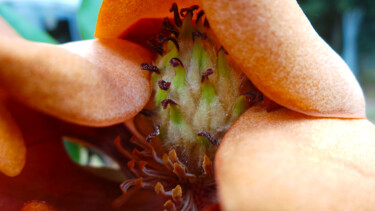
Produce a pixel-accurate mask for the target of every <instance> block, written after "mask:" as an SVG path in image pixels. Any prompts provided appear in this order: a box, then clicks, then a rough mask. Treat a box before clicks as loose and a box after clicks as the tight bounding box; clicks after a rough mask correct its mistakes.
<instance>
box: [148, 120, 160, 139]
mask: <svg viewBox="0 0 375 211" xmlns="http://www.w3.org/2000/svg"><path fill="white" fill-rule="evenodd" d="M152 128H153V129H154V131H153V132H152V133H151V134H150V135H148V136H147V138H146V140H147V142H150V141H151V139H153V138H155V137H156V136H158V135H160V130H159V129H160V125H157V124H153V125H152Z"/></svg>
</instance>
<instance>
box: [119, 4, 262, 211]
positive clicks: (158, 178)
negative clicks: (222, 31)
mask: <svg viewBox="0 0 375 211" xmlns="http://www.w3.org/2000/svg"><path fill="white" fill-rule="evenodd" d="M196 10H198V6H192V7H190V8H184V9H181V10H180V11H179V10H178V8H177V5H176V4H173V6H172V8H171V9H170V11H171V12H173V13H174V21H171V20H170V19H169V18H165V19H164V21H163V24H162V26H161V27H162V29H163V30H164V32H163V33H162V34H159V35H156V36H155V37H153V38H152V39H150V40H149V41H148V44H149V46H150V48H151V49H153V50H154V51H155V52H156V53H157V58H156V59H155V60H154V62H153V63H152V64H147V63H143V64H141V68H142V69H143V70H146V71H151V72H152V81H153V98H152V99H151V101H150V102H149V103H148V105H147V106H146V108H145V109H144V110H143V111H142V112H141V114H140V115H138V116H137V117H136V123H137V124H136V125H137V129H138V130H139V131H140V133H142V134H145V135H147V137H146V138H145V139H146V140H139V138H138V139H137V138H133V139H132V141H133V142H134V143H135V144H136V145H138V146H139V147H140V149H141V151H139V150H138V149H135V150H133V152H132V153H130V152H128V151H126V150H125V149H123V148H122V147H121V145H120V140H117V141H116V143H117V146H118V148H119V149H120V150H121V151H122V152H123V154H124V155H125V156H127V157H128V158H129V159H130V160H131V161H130V162H129V163H128V166H129V169H130V170H131V171H132V172H133V173H134V175H135V176H136V177H138V178H137V179H133V180H127V181H125V182H124V183H123V185H122V188H123V190H124V192H126V193H128V192H129V191H130V190H134V189H137V188H141V187H142V188H153V189H154V190H155V192H156V193H157V194H159V195H162V196H165V197H167V198H168V199H167V200H166V203H165V204H164V206H165V208H166V209H171V210H173V209H178V210H181V209H182V210H195V209H201V208H203V207H205V206H206V205H208V204H210V203H213V202H215V201H216V186H215V181H214V170H213V160H214V157H215V152H216V150H217V147H218V145H219V144H220V142H221V139H222V138H223V136H224V134H225V132H226V131H227V130H228V129H229V127H230V126H231V125H232V124H233V122H234V121H235V120H236V119H237V118H238V117H239V116H240V115H241V113H242V112H244V111H245V109H246V107H248V106H249V105H250V104H252V103H254V102H257V101H259V100H262V95H261V94H260V93H259V92H258V91H256V89H255V88H253V86H252V85H251V83H250V82H249V81H248V80H247V79H246V77H244V76H243V75H242V74H241V73H240V71H237V70H236V68H233V67H234V65H232V64H231V62H230V60H229V59H228V58H227V54H228V53H227V52H226V51H225V49H224V48H223V47H222V46H221V45H220V44H219V43H218V42H217V40H216V38H215V36H214V34H213V33H212V32H211V30H210V28H209V24H208V21H207V19H204V18H203V16H204V12H203V11H199V12H198V13H197V16H196V19H195V21H193V16H194V12H195V11H196ZM180 15H181V16H182V17H183V21H182V20H181V18H180ZM172 22H174V23H172ZM241 93H245V94H241ZM147 125H150V126H152V127H147ZM202 193H204V194H202Z"/></svg>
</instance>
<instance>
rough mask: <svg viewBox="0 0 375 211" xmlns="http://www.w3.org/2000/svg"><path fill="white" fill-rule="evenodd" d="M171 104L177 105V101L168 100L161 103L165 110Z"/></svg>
mask: <svg viewBox="0 0 375 211" xmlns="http://www.w3.org/2000/svg"><path fill="white" fill-rule="evenodd" d="M169 104H172V105H177V103H176V102H175V101H173V100H171V99H168V98H167V99H164V100H163V101H161V105H162V106H163V109H166V108H167V107H168V105H169Z"/></svg>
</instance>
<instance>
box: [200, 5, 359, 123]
mask: <svg viewBox="0 0 375 211" xmlns="http://www.w3.org/2000/svg"><path fill="white" fill-rule="evenodd" d="M202 6H203V9H204V10H205V12H206V14H207V17H208V20H209V22H210V26H211V27H212V29H213V30H214V32H215V34H216V36H217V37H218V38H219V40H220V42H221V44H222V45H223V46H224V47H225V48H226V50H227V51H228V52H229V54H230V56H231V57H232V58H233V59H234V61H235V62H236V63H237V64H238V65H239V66H240V67H241V68H242V70H243V71H244V73H245V74H246V75H247V76H248V77H249V79H250V80H251V81H252V82H253V83H254V84H255V85H256V87H257V88H258V89H259V90H261V91H262V92H263V93H264V94H265V95H266V96H267V97H269V98H270V99H272V100H273V101H275V102H277V103H278V104H280V105H283V106H285V107H287V108H290V109H292V110H295V111H298V112H302V113H305V114H308V115H313V116H325V117H349V118H351V117H353V118H363V117H365V103H364V97H363V93H362V90H361V88H360V86H359V84H358V82H357V81H356V79H355V77H354V76H353V74H352V73H351V71H350V69H349V68H348V66H347V65H346V64H345V62H344V61H343V60H342V59H341V58H340V56H339V55H337V54H336V53H335V52H334V51H333V50H332V49H331V48H330V47H329V46H328V45H327V44H326V43H325V42H324V41H323V40H322V39H321V38H320V37H319V35H318V34H317V33H316V32H315V30H314V29H313V27H312V26H311V24H310V22H309V21H308V19H307V18H306V16H305V15H304V13H303V12H302V10H301V8H300V7H299V5H298V3H297V1H295V0H280V1H273V0H234V1H228V0H202Z"/></svg>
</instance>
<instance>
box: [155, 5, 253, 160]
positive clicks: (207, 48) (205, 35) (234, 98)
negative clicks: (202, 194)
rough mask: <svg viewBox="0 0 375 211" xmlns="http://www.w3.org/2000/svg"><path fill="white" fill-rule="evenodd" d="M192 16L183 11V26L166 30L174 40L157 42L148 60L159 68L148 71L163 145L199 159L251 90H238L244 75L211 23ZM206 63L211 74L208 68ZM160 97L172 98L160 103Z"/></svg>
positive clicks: (242, 106)
mask: <svg viewBox="0 0 375 211" xmlns="http://www.w3.org/2000/svg"><path fill="white" fill-rule="evenodd" d="M192 16H193V13H192V12H187V14H186V16H185V18H184V20H183V23H182V26H181V27H180V28H178V27H176V28H178V30H179V35H178V36H175V35H174V34H171V35H165V36H170V37H171V38H173V39H175V40H176V41H177V43H178V45H176V44H175V43H174V42H172V41H171V40H165V41H164V42H162V43H163V46H162V48H163V52H164V53H163V55H159V56H158V58H157V59H155V61H154V64H153V65H155V66H157V67H158V68H159V70H160V74H159V73H152V74H153V75H152V80H153V84H154V85H153V91H154V98H153V101H152V103H150V105H152V106H151V108H150V109H152V110H153V111H154V112H153V113H154V115H153V117H152V121H153V123H156V124H158V125H159V126H160V131H161V136H160V137H158V138H159V140H160V142H161V143H162V145H163V146H166V147H167V148H169V149H171V148H175V149H177V150H178V151H179V152H180V154H184V156H182V157H189V159H190V160H191V158H193V159H192V160H201V157H203V155H208V156H209V157H211V158H213V157H214V153H215V151H216V149H217V145H218V144H219V143H220V141H221V139H222V137H223V135H224V134H225V132H226V131H227V130H228V129H229V127H230V126H231V125H232V124H233V122H234V121H235V120H236V119H237V118H238V117H239V115H240V114H241V113H242V112H244V110H245V108H246V104H247V103H246V97H245V96H243V95H241V92H244V91H251V90H248V89H247V90H243V89H244V88H243V87H246V85H245V86H244V82H247V83H249V81H247V80H244V78H245V77H243V75H242V74H241V73H240V72H239V71H236V70H234V69H233V68H232V67H231V65H230V62H229V61H228V58H227V55H226V52H225V50H224V49H223V48H222V47H221V45H220V44H218V43H217V42H216V41H215V38H214V36H213V35H212V33H211V31H210V28H208V27H206V26H204V25H203V21H202V19H200V20H198V21H196V22H195V21H193V20H192ZM176 61H178V62H176ZM209 69H211V70H212V73H211V74H207V73H208V72H209V71H208V70H209ZM161 80H164V81H165V82H170V83H171V84H170V86H169V87H168V88H167V89H166V88H164V89H162V88H161V87H160V86H159V83H158V82H159V81H161ZM165 99H171V100H173V101H174V102H175V104H174V103H169V104H168V105H167V106H165V107H163V106H162V105H161V103H162V101H163V100H165ZM200 132H207V133H208V134H210V135H211V137H212V138H214V139H215V141H216V142H217V143H213V142H212V140H211V141H210V140H209V138H207V137H205V136H199V135H197V134H198V133H200ZM194 158H197V159H194Z"/></svg>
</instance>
